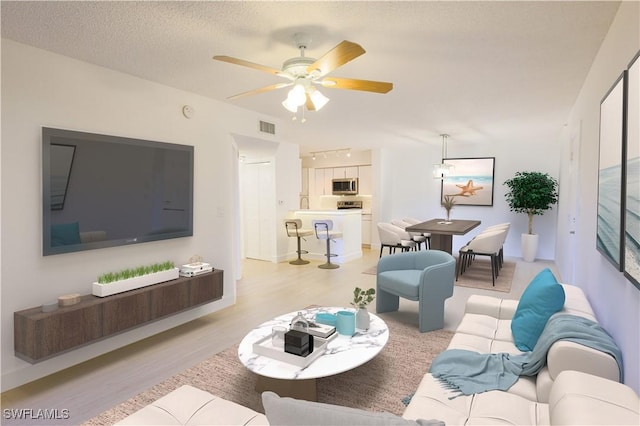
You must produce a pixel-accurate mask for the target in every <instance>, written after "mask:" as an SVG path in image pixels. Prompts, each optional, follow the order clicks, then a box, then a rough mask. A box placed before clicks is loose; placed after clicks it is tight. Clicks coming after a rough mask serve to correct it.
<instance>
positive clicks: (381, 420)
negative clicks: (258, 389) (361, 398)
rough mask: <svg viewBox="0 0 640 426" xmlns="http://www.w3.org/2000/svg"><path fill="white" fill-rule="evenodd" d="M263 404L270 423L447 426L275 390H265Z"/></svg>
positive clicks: (296, 425)
mask: <svg viewBox="0 0 640 426" xmlns="http://www.w3.org/2000/svg"><path fill="white" fill-rule="evenodd" d="M262 405H263V406H264V410H265V415H266V416H267V420H268V421H269V424H270V425H271V426H289V425H291V426H327V425H344V426H356V425H367V426H445V424H444V422H442V421H439V420H421V419H420V420H415V421H414V420H407V419H403V418H402V417H398V416H396V415H394V414H391V413H384V412H372V411H365V410H359V409H357V408H349V407H341V406H339V405H331V404H323V403H321V402H310V401H303V400H299V399H293V398H280V397H279V396H278V395H277V394H275V393H273V392H263V393H262Z"/></svg>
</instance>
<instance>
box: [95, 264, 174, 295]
mask: <svg viewBox="0 0 640 426" xmlns="http://www.w3.org/2000/svg"><path fill="white" fill-rule="evenodd" d="M178 271H179V270H178V268H173V269H168V270H166V271H161V272H155V273H153V274H148V275H141V276H139V277H134V278H129V279H127V280H122V281H114V282H111V283H109V284H99V283H93V295H94V296H98V297H105V296H111V295H112V294H117V293H122V292H125V291H129V290H135V289H136V288H141V287H146V286H148V285H153V284H158V283H162V282H165V281H171V280H175V279H176V278H178Z"/></svg>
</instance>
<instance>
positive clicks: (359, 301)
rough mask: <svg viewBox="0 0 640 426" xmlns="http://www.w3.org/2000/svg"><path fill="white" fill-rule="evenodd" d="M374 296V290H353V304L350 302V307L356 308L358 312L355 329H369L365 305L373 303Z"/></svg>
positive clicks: (358, 288) (357, 288) (368, 318)
mask: <svg viewBox="0 0 640 426" xmlns="http://www.w3.org/2000/svg"><path fill="white" fill-rule="evenodd" d="M374 294H376V290H375V289H374V288H370V289H368V290H363V289H361V288H360V287H356V288H355V289H354V290H353V302H351V305H352V306H354V307H356V308H358V312H356V328H359V329H361V330H368V329H369V324H370V322H371V319H370V317H369V311H367V305H368V304H369V303H371V302H373V299H374Z"/></svg>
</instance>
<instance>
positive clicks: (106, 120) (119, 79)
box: [1, 39, 299, 390]
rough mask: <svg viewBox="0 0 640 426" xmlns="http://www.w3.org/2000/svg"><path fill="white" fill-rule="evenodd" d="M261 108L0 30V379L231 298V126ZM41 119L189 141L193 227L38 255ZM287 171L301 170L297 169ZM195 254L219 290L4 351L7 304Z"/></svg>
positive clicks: (247, 129)
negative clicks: (137, 317) (104, 326)
mask: <svg viewBox="0 0 640 426" xmlns="http://www.w3.org/2000/svg"><path fill="white" fill-rule="evenodd" d="M185 104H188V105H191V106H192V107H193V108H194V110H195V115H194V117H193V118H191V119H187V118H185V117H184V116H183V115H182V113H181V110H182V106H183V105H185ZM221 117H224V118H223V119H222V118H221ZM260 118H262V117H257V116H256V114H255V113H253V112H249V111H246V110H242V109H240V108H235V107H232V106H229V105H226V104H223V103H220V102H216V101H213V100H211V99H208V98H204V97H201V96H198V95H194V94H191V93H188V92H184V91H181V90H176V89H173V88H170V87H167V86H162V85H159V84H156V83H153V82H150V81H146V80H142V79H139V78H136V77H133V76H130V75H125V74H122V73H119V72H115V71H111V70H108V69H105V68H101V67H98V66H94V65H91V64H88V63H84V62H80V61H77V60H73V59H70V58H68V57H64V56H61V55H57V54H54V53H50V52H46V51H43V50H39V49H35V48H32V47H29V46H26V45H22V44H19V43H15V42H13V41H10V40H5V39H3V40H2V154H1V159H2V166H1V172H2V179H1V183H2V192H1V194H2V216H1V229H2V249H1V254H2V258H1V262H2V265H3V266H4V267H3V268H2V273H1V282H2V302H1V305H2V352H1V355H2V389H3V390H6V389H10V388H12V387H14V386H17V385H20V384H22V383H26V382H28V381H31V380H34V379H36V378H39V377H42V376H45V375H47V374H50V373H52V372H55V371H58V370H61V369H63V368H66V367H68V366H71V365H74V364H77V363H79V362H82V361H84V360H86V359H90V358H92V357H95V356H97V355H100V354H102V353H105V352H108V351H110V350H113V349H115V348H118V347H120V346H124V345H126V344H129V343H131V342H133V341H136V340H139V339H141V338H144V337H147V336H149V335H152V334H155V333H157V332H159V331H163V330H166V329H168V328H171V327H174V326H176V325H178V324H181V323H183V322H186V321H189V320H191V319H194V318H197V317H199V316H202V315H204V314H206V313H209V312H213V311H216V310H219V309H222V308H223V307H226V306H229V305H231V304H233V303H234V302H235V284H234V280H233V276H234V271H233V269H234V266H235V265H234V262H233V250H232V249H231V247H232V239H233V236H234V233H233V229H234V227H235V224H234V217H233V214H234V211H233V210H234V209H235V207H234V197H233V194H232V185H230V184H229V182H230V176H232V174H233V173H234V167H233V164H232V159H233V151H232V142H233V140H232V136H231V133H235V134H244V135H248V136H258V135H257V133H258V130H257V129H258V125H257V122H258V120H259V119H260ZM269 121H271V122H273V121H274V120H273V119H269ZM42 126H48V127H58V128H66V129H72V130H80V131H87V132H95V133H104V134H112V135H119V136H127V137H132V138H141V139H151V140H158V141H164V142H172V143H178V144H188V145H193V146H195V186H194V208H195V214H194V236H193V237H189V238H179V239H174V240H168V241H157V242H152V243H145V244H137V245H131V246H125V247H114V248H107V249H100V250H90V251H84V252H79V253H70V254H62V255H55V256H47V257H43V256H42V235H41V234H42V213H41V211H42V207H41V202H42V201H41V200H42V192H41V127H42ZM292 175H293V176H298V177H299V173H297V172H296V173H292ZM293 197H294V198H295V197H297V193H295V194H294V195H293ZM194 254H199V255H201V256H203V257H204V259H205V260H206V261H208V262H211V263H212V264H213V265H214V266H215V267H216V268H220V269H223V270H225V279H224V297H223V299H222V300H221V301H218V302H215V303H212V304H208V305H206V306H203V307H200V308H196V309H193V310H190V311H188V312H185V313H182V314H179V315H175V316H172V317H170V318H167V319H164V320H161V321H158V322H155V323H153V324H151V325H148V326H144V327H141V328H137V329H135V330H132V331H129V332H126V333H123V334H120V335H118V336H115V337H111V338H108V339H105V340H103V341H100V342H97V343H94V344H91V345H88V346H85V347H83V348H80V349H76V350H73V351H71V352H69V353H66V354H63V355H59V356H56V357H54V358H52V359H50V360H47V361H43V362H40V363H37V364H35V365H31V364H29V363H27V362H25V361H22V360H20V359H18V358H16V357H15V356H14V353H13V312H14V311H18V310H21V309H26V308H30V307H34V306H39V305H41V304H43V303H47V302H51V301H55V300H56V299H57V297H58V296H60V295H63V294H69V293H82V294H86V293H90V292H91V283H92V282H93V281H94V280H95V278H96V276H97V275H98V274H100V273H103V272H107V271H110V270H118V269H121V268H124V267H129V266H136V265H141V264H147V263H153V262H157V261H161V260H166V259H169V260H173V261H174V262H175V263H176V264H182V263H186V261H187V260H188V259H189V257H191V256H192V255H194ZM7 265H11V267H6V266H7Z"/></svg>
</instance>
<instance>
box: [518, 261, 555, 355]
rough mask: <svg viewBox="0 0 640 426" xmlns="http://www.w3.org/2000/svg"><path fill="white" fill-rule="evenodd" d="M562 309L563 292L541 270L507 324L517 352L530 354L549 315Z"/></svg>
mask: <svg viewBox="0 0 640 426" xmlns="http://www.w3.org/2000/svg"><path fill="white" fill-rule="evenodd" d="M563 306H564V289H563V288H562V286H561V285H560V284H559V283H558V281H557V280H556V277H555V276H554V275H553V272H551V270H550V269H549V268H545V269H544V270H542V271H541V272H540V273H539V274H538V275H536V276H535V277H534V278H533V280H531V282H530V283H529V285H528V286H527V288H526V289H525V290H524V293H522V297H521V298H520V302H518V308H517V309H516V313H515V314H514V316H513V320H512V321H511V333H512V334H513V340H514V342H515V344H516V346H517V348H518V349H520V350H521V351H532V350H533V348H534V347H535V345H536V343H537V342H538V338H539V337H540V334H542V330H544V327H545V325H547V321H548V320H549V318H550V317H551V315H553V314H555V313H556V312H558V311H560V310H561V309H562V307H563Z"/></svg>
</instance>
